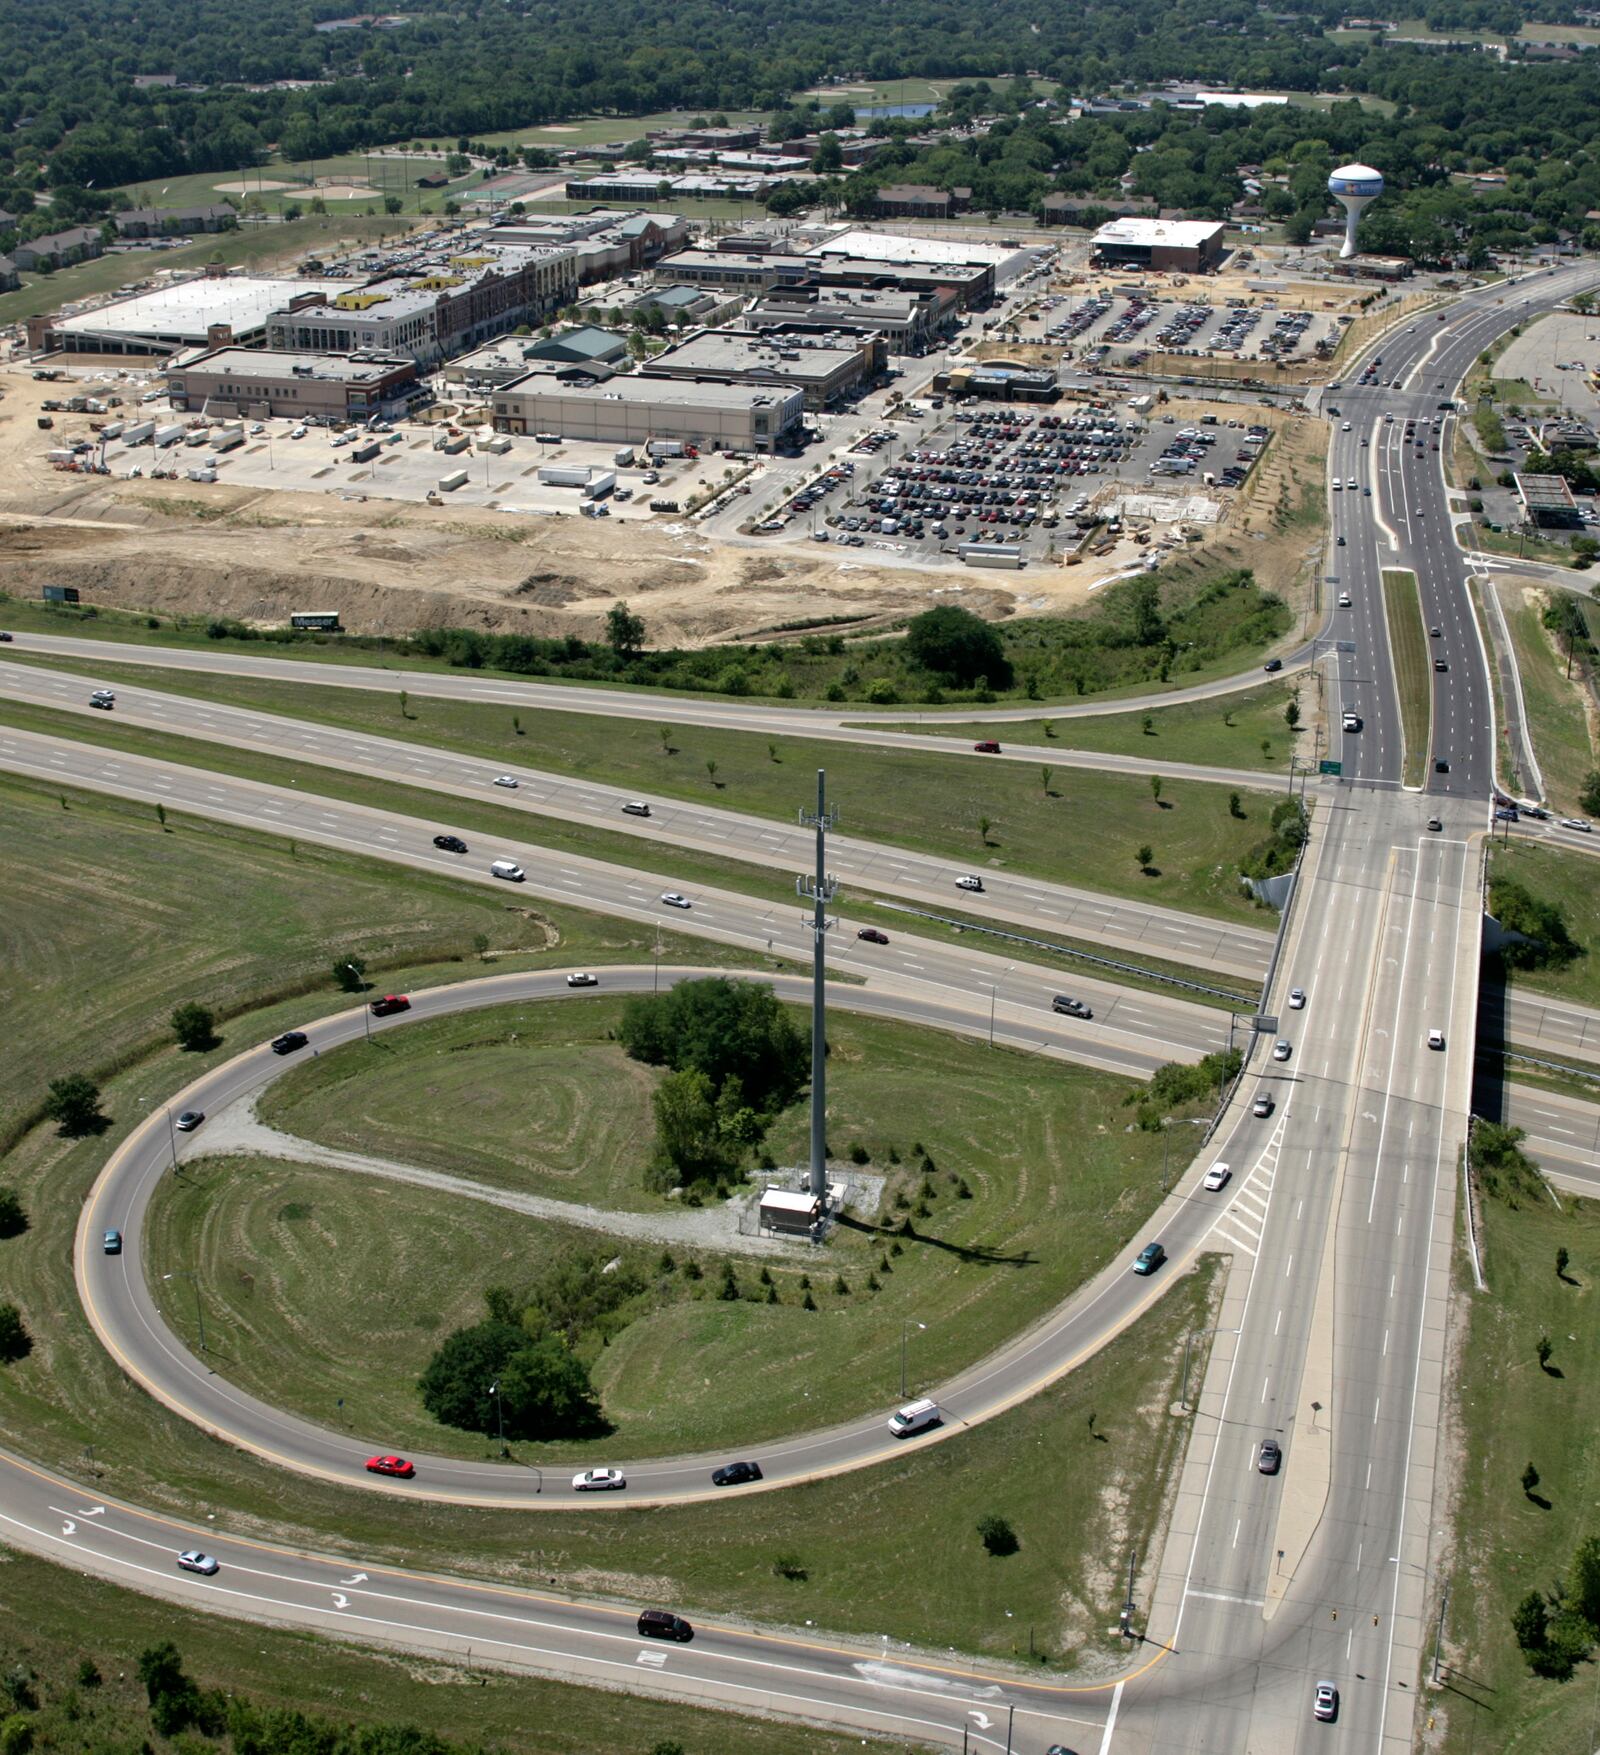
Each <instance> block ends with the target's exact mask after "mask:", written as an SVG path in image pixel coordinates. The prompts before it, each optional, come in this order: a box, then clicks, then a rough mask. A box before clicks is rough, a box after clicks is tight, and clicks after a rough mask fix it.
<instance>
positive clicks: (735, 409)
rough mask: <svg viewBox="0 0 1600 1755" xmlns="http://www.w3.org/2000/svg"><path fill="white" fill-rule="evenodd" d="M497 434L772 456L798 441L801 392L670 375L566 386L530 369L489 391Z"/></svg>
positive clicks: (553, 375)
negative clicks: (670, 444)
mask: <svg viewBox="0 0 1600 1755" xmlns="http://www.w3.org/2000/svg"><path fill="white" fill-rule="evenodd" d="M493 408H494V426H495V430H496V432H502V433H559V434H560V435H561V437H562V438H564V439H586V440H593V441H597V442H599V443H602V444H607V445H643V444H645V443H647V442H648V441H649V440H651V439H675V440H677V441H679V442H680V443H682V444H685V445H694V446H695V447H697V448H698V449H700V450H702V451H775V450H778V449H780V448H782V447H784V446H785V445H786V444H787V443H788V442H789V441H790V440H791V439H792V438H793V437H795V436H797V434H798V431H799V428H800V423H801V416H802V414H803V413H804V410H805V397H804V395H803V394H802V393H801V392H800V391H799V390H779V389H762V388H759V387H758V386H755V385H746V384H701V383H680V382H678V381H676V380H674V379H672V378H646V377H640V376H635V377H626V378H615V377H614V378H608V379H607V380H606V381H605V382H604V383H599V384H593V385H581V384H564V383H562V382H561V379H560V377H559V376H558V375H557V374H556V373H554V372H551V371H548V370H535V371H531V372H529V373H528V374H527V375H526V376H525V377H522V378H518V379H516V380H515V381H514V382H513V383H510V384H507V385H505V386H503V387H502V388H501V389H498V390H496V391H495V392H494V396H493Z"/></svg>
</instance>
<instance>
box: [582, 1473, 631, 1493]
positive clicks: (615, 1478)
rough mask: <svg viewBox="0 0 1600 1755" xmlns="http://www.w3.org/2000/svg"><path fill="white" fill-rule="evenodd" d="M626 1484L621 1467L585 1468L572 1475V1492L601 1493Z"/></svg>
mask: <svg viewBox="0 0 1600 1755" xmlns="http://www.w3.org/2000/svg"><path fill="white" fill-rule="evenodd" d="M627 1484H628V1483H627V1481H626V1480H625V1479H624V1478H623V1473H622V1470H621V1469H585V1470H584V1471H583V1473H582V1474H580V1475H574V1476H573V1477H572V1490H573V1492H574V1493H603V1492H605V1491H607V1490H608V1489H612V1488H621V1487H626V1486H627Z"/></svg>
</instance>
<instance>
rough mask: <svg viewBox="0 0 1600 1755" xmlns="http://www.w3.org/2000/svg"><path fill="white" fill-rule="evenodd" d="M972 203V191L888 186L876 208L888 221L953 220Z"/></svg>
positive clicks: (880, 193) (898, 185) (885, 186)
mask: <svg viewBox="0 0 1600 1755" xmlns="http://www.w3.org/2000/svg"><path fill="white" fill-rule="evenodd" d="M971 201H972V191H971V190H970V189H937V188H935V187H934V186H933V185H932V184H930V183H886V184H885V185H884V186H883V187H882V188H881V189H880V190H879V191H878V198H877V201H876V202H875V203H874V206H875V208H876V210H877V212H879V213H880V214H882V215H883V216H884V217H885V218H887V219H950V218H953V217H954V216H955V215H956V214H958V213H961V212H963V211H964V210H965V209H966V208H967V206H968V205H969V204H970V203H971Z"/></svg>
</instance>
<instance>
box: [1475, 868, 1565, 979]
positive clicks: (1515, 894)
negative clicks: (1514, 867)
mask: <svg viewBox="0 0 1600 1755" xmlns="http://www.w3.org/2000/svg"><path fill="white" fill-rule="evenodd" d="M1489 910H1490V912H1491V913H1492V914H1493V915H1494V917H1495V919H1496V920H1498V921H1499V922H1500V924H1501V926H1502V927H1504V928H1505V930H1506V931H1507V932H1508V933H1517V934H1519V935H1521V936H1520V938H1518V939H1513V940H1512V941H1511V942H1509V943H1507V944H1505V945H1502V946H1501V949H1500V956H1501V957H1502V959H1503V960H1504V961H1505V962H1506V963H1508V964H1510V966H1511V967H1512V968H1514V969H1535V968H1549V967H1552V966H1553V967H1557V968H1560V967H1562V966H1564V965H1565V964H1567V963H1570V962H1571V961H1572V960H1573V958H1575V957H1577V956H1579V955H1580V954H1581V951H1582V947H1581V946H1580V945H1579V944H1578V943H1577V942H1576V941H1575V940H1574V939H1573V937H1572V935H1571V934H1570V933H1569V932H1568V931H1567V923H1566V920H1565V919H1564V918H1563V917H1562V913H1561V910H1560V908H1558V907H1557V906H1556V905H1555V903H1553V902H1546V901H1544V900H1543V899H1542V898H1540V897H1538V896H1535V895H1534V894H1533V892H1532V891H1531V890H1529V889H1528V888H1527V887H1526V886H1525V885H1523V884H1521V883H1519V882H1518V881H1517V880H1516V879H1515V878H1510V877H1506V876H1503V875H1491V877H1490V879H1489Z"/></svg>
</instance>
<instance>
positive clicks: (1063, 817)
mask: <svg viewBox="0 0 1600 1755" xmlns="http://www.w3.org/2000/svg"><path fill="white" fill-rule="evenodd" d="M50 668H61V669H69V670H74V671H76V670H78V669H80V668H81V665H79V664H77V663H67V664H60V663H57V662H55V661H51V662H50ZM95 675H96V677H98V678H102V679H103V680H105V681H107V682H115V681H117V680H123V681H124V682H126V683H127V684H129V685H133V684H138V685H140V686H143V687H148V688H154V689H159V690H162V691H163V692H165V693H168V694H174V695H182V696H187V697H190V698H193V699H197V700H212V701H219V702H225V703H227V704H228V705H231V706H237V707H245V708H254V709H257V710H259V711H263V712H268V713H277V714H281V715H283V716H285V717H286V718H290V719H301V720H308V721H311V722H313V723H316V724H321V725H328V726H332V727H335V728H337V729H340V730H347V731H356V732H362V733H366V734H369V735H376V736H380V737H388V738H394V739H397V740H400V741H403V742H407V743H421V744H431V745H434V746H436V747H438V748H441V749H448V750H453V751H457V752H460V753H463V754H467V755H473V756H481V757H482V758H483V760H484V761H485V762H486V763H488V764H492V765H493V766H494V767H496V768H500V767H514V766H515V765H516V764H517V763H518V762H519V761H520V762H525V763H527V764H528V765H529V766H530V767H535V768H539V769H541V770H544V771H546V772H553V773H557V774H568V775H572V776H574V777H577V778H582V779H589V780H594V781H599V782H603V783H605V784H607V785H614V786H619V787H624V788H626V789H628V790H629V791H632V792H634V793H636V794H637V795H638V796H640V797H643V798H675V799H682V800H685V801H688V802H690V803H695V804H702V805H714V806H718V807H722V808H725V809H730V810H736V811H742V812H747V813H749V814H751V815H754V816H758V817H768V818H772V819H774V820H776V821H780V822H783V823H786V824H787V823H792V822H793V821H794V813H795V810H796V809H797V807H798V806H799V805H801V804H803V803H805V802H806V800H807V799H808V798H809V797H811V796H813V795H814V788H815V779H814V776H815V772H816V770H817V769H818V768H825V769H827V771H828V782H829V796H830V800H831V801H832V802H833V803H834V804H836V805H837V807H838V809H839V811H840V813H841V819H842V820H841V828H842V829H843V830H844V831H846V832H848V833H849V834H851V835H852V836H857V837H860V838H863V839H868V840H873V841H880V842H885V843H887V844H889V845H891V846H898V847H905V848H908V849H911V850H913V851H916V852H923V853H931V854H934V855H936V856H939V857H945V858H949V859H952V860H960V861H962V862H964V863H967V864H970V865H972V866H974V867H978V868H984V869H992V870H1005V871H1013V872H1020V873H1024V874H1026V875H1029V876H1036V877H1043V878H1048V879H1051V880H1053V881H1055V882H1058V883H1065V884H1076V885H1082V886H1083V887H1085V888H1089V889H1094V890H1098V891H1101V892H1103V893H1105V894H1108V895H1115V896H1125V897H1128V898H1130V899H1136V900H1139V901H1143V902H1150V903H1154V904H1158V905H1161V906H1164V907H1169V908H1183V909H1188V910H1191V911H1193V912H1196V913H1201V914H1208V915H1212V916H1216V917H1219V918H1223V919H1235V920H1239V919H1253V918H1255V915H1256V909H1255V905H1254V903H1253V902H1252V901H1251V900H1250V899H1249V898H1248V897H1246V896H1244V895H1242V894H1241V893H1240V888H1239V883H1238V873H1237V867H1238V862H1239V860H1240V859H1241V858H1242V857H1243V856H1244V855H1245V853H1246V852H1247V851H1248V850H1249V848H1250V847H1251V846H1252V845H1253V844H1254V842H1255V841H1256V840H1257V839H1259V833H1260V831H1259V828H1258V827H1256V826H1253V824H1252V822H1251V817H1250V811H1251V807H1258V814H1264V813H1263V812H1260V811H1259V807H1261V806H1262V805H1263V804H1264V800H1263V799H1262V798H1261V797H1260V795H1258V794H1253V793H1252V794H1247V795H1246V799H1245V808H1244V811H1243V814H1241V815H1239V816H1235V815H1233V814H1232V812H1231V809H1230V797H1231V794H1230V790H1229V789H1227V788H1224V787H1219V786H1212V785H1207V784H1204V783H1202V782H1198V781H1191V780H1164V781H1163V782H1162V783H1161V794H1160V798H1159V799H1156V798H1155V797H1153V795H1152V788H1151V786H1150V784H1149V782H1148V781H1147V780H1145V779H1143V778H1141V777H1138V776H1135V775H1129V774H1109V773H1097V772H1094V771H1093V770H1087V769H1063V770H1061V771H1060V772H1059V773H1058V774H1053V775H1052V776H1051V783H1050V785H1049V786H1048V787H1046V786H1044V785H1042V784H1041V777H1040V774H1039V772H1038V771H1037V770H1035V769H1034V768H1032V767H1026V766H1023V765H1021V764H1018V763H1011V762H983V761H980V760H978V759H977V758H975V757H973V756H970V755H965V756H961V755H954V754H952V755H950V756H948V757H943V756H939V755H936V754H931V753H929V752H927V751H922V750H892V749H878V748H873V747H866V746H855V745H850V744H840V743H830V742H819V741H811V740H807V739H804V738H799V737H776V738H774V737H767V736H762V735H759V734H755V733H751V732H738V731H723V730H720V729H717V728H715V727H709V726H682V727H677V726H673V725H671V724H670V723H665V724H653V723H650V722H648V721H641V720H636V719H623V718H612V717H608V716H606V715H603V714H584V713H579V712H568V711H565V710H563V711H552V710H547V709H522V710H512V709H511V708H509V707H503V706H490V705H485V704H482V703H478V702H473V701H456V700H448V699H445V698H443V697H440V696H430V695H416V694H411V693H404V694H402V693H401V692H399V691H397V692H396V693H395V694H393V695H390V694H387V693H384V694H377V693H372V692H369V691H367V690H363V689H349V688H338V687H329V688H321V687H316V686H312V685H309V684H305V683H285V682H277V681H272V680H261V679H255V678H245V677H228V676H211V675H203V674H196V673H193V672H180V671H171V670H162V669H159V668H155V667H149V666H140V665H119V664H106V665H101V666H98V667H96V669H95ZM22 712H27V713H45V714H50V710H49V709H46V708H36V707H31V706H27V707H24V706H21V705H20V704H17V703H5V702H0V721H10V722H11V723H15V724H29V723H31V721H29V720H26V719H23V718H21V717H18V716H17V715H18V714H19V713H22ZM75 719H77V716H76V715H72V714H59V713H56V714H50V723H51V727H52V729H58V730H62V731H63V732H65V731H66V727H67V726H68V725H69V724H70V723H72V722H73V721H74V720H75ZM77 723H78V724H79V727H80V728H79V730H77V731H76V732H75V733H70V735H76V736H77V737H79V738H80V739H82V740H83V741H94V742H112V741H115V742H119V743H121V742H124V740H128V741H127V742H126V744H125V747H128V748H138V747H141V745H140V744H139V743H137V742H135V741H133V740H134V739H136V738H143V737H155V738H161V739H163V740H164V741H163V742H162V743H161V744H160V745H159V749H160V753H162V754H165V755H170V756H174V757H175V758H176V759H178V760H183V761H188V762H191V763H194V764H196V765H200V766H208V767H214V768H217V769H219V770H221V771H223V772H227V773H245V772H249V773H257V772H258V770H257V769H256V768H254V767H252V768H250V769H245V768H241V767H240V766H238V765H237V764H238V763H239V762H240V761H248V762H250V763H260V762H263V761H268V762H278V760H279V759H278V758H275V757H262V756H259V755H256V754H254V753H246V752H241V751H236V750H235V751H230V750H229V749H228V748H227V746H225V745H220V744H214V743H207V742H206V741H205V740H204V739H202V738H198V737H196V738H194V739H188V738H183V737H174V736H173V735H172V734H170V733H157V732H141V731H138V730H137V729H136V728H132V727H122V726H115V727H113V726H108V725H107V724H105V723H104V722H103V721H99V720H97V721H96V723H95V724H94V725H93V726H90V727H89V728H88V730H87V731H85V730H84V729H82V727H83V725H84V723H85V722H84V721H82V720H78V721H77ZM179 751H187V752H188V753H187V754H179V753H178V752H179ZM293 771H294V772H296V773H299V774H301V775H304V774H305V773H306V772H307V770H306V768H305V767H304V766H300V765H295V766H294V768H293ZM318 771H319V772H320V773H325V774H327V775H328V778H326V779H321V778H319V779H317V780H316V781H315V782H313V785H314V789H315V790H317V791H319V792H325V793H328V794H329V795H330V796H340V797H354V796H357V794H356V793H355V792H353V791H352V790H351V788H356V787H359V788H361V789H362V791H361V794H360V796H362V797H363V798H364V799H365V800H366V801H368V802H376V796H375V794H374V793H373V792H372V790H371V789H374V788H383V787H389V788H390V790H392V791H394V790H406V789H402V788H397V787H394V786H393V785H392V783H389V782H382V781H372V780H364V779H358V778H356V777H353V776H343V775H342V774H341V773H340V771H339V770H338V769H321V770H318ZM263 777H265V775H264V774H263ZM410 796H411V797H412V798H413V799H415V798H417V797H419V796H422V795H420V794H418V793H417V792H416V791H415V790H411V791H410ZM406 808H409V809H411V810H412V812H413V814H416V813H417V810H418V807H417V806H416V805H414V804H413V805H411V806H409V807H406ZM441 808H442V807H440V806H439V804H438V803H437V798H436V796H435V797H434V798H433V800H432V801H431V802H429V803H428V805H427V806H426V813H427V814H433V815H437V814H438V813H439V811H440V809H441ZM472 808H473V809H474V810H478V811H482V810H483V809H487V808H490V807H487V806H474V807H472ZM496 814H497V817H499V818H502V819H503V818H504V817H506V816H509V815H511V813H509V812H505V811H501V812H497V813H496ZM523 820H524V821H525V822H530V821H531V822H535V823H544V822H548V823H551V824H553V825H554V826H553V827H552V828H551V829H550V830H549V831H548V832H546V831H545V830H544V829H543V828H542V827H540V828H539V829H537V830H535V831H533V832H534V833H536V834H538V836H539V837H540V838H541V839H543V840H545V841H547V842H548V844H550V845H552V846H557V845H569V846H577V845H578V844H579V841H578V840H577V839H575V838H581V840H582V842H583V843H584V844H586V845H587V846H588V848H589V850H590V851H592V852H596V853H597V854H598V856H600V857H607V858H613V859H616V860H618V861H619V862H620V863H624V864H640V863H650V862H652V861H654V862H655V863H657V864H660V863H662V861H663V860H664V859H665V858H666V857H667V856H666V855H656V854H654V853H653V852H652V853H651V854H650V855H649V856H646V855H644V854H643V853H642V851H641V847H640V843H639V842H637V841H636V840H632V839H630V838H628V837H624V836H618V835H611V834H609V833H608V832H607V831H604V830H598V829H590V828H587V827H585V826H583V825H574V824H562V823H561V822H560V820H559V819H557V818H544V819H539V818H530V817H527V816H524V817H523ZM524 832H528V831H524ZM558 835H559V837H560V839H557V837H558ZM1141 845H1147V846H1149V847H1150V848H1151V849H1152V850H1153V855H1154V856H1153V858H1152V859H1151V860H1148V861H1144V862H1141V861H1140V860H1139V859H1137V858H1136V857H1135V855H1136V852H1137V850H1138V848H1139V847H1140V846H1141ZM691 857H694V856H691V855H688V854H686V853H683V852H680V851H677V850H673V851H672V853H671V855H670V858H671V860H672V862H673V864H674V865H675V866H678V867H684V868H685V869H687V864H686V862H687V861H688V860H689V859H690V858H691ZM702 862H703V856H702ZM718 863H719V864H720V866H721V867H722V868H723V869H728V868H736V867H737V865H738V863H739V862H737V861H734V860H732V859H724V860H722V861H719V862H718ZM746 869H748V868H746ZM720 881H727V880H720ZM734 887H748V884H747V883H746V884H744V885H735V886H734Z"/></svg>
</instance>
